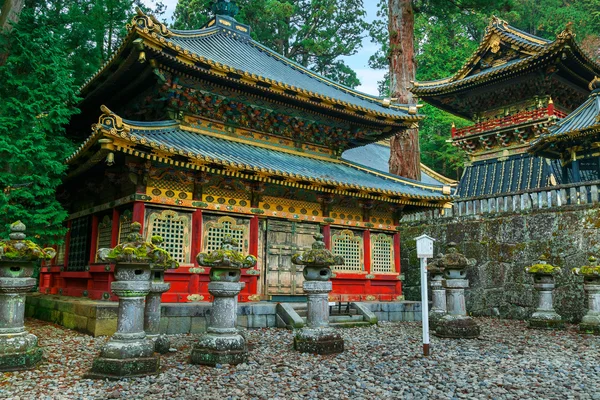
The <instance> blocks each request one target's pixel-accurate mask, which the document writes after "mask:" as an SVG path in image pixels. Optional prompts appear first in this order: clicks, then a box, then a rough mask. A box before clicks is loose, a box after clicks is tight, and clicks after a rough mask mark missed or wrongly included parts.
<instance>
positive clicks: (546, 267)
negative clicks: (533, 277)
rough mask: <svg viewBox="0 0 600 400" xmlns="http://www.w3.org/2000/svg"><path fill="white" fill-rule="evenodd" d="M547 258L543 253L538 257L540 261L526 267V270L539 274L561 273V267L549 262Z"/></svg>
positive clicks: (529, 272)
mask: <svg viewBox="0 0 600 400" xmlns="http://www.w3.org/2000/svg"><path fill="white" fill-rule="evenodd" d="M547 260H548V259H547V258H546V256H545V255H543V254H542V255H541V256H540V257H539V258H538V262H537V263H535V264H533V265H530V266H529V267H525V272H527V273H528V274H538V275H555V274H558V273H560V271H561V269H560V267H557V266H554V265H551V264H548V263H547Z"/></svg>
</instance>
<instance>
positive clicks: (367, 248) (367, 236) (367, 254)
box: [363, 230, 373, 295]
mask: <svg viewBox="0 0 600 400" xmlns="http://www.w3.org/2000/svg"><path fill="white" fill-rule="evenodd" d="M363 246H364V250H363V257H364V264H365V272H366V273H367V275H371V231H370V230H366V231H364V232H363ZM365 294H367V295H369V294H373V293H372V287H371V280H370V279H366V280H365Z"/></svg>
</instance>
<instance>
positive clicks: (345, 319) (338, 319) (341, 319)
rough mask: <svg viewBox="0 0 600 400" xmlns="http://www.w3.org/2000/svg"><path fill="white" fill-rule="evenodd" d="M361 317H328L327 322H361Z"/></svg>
mask: <svg viewBox="0 0 600 400" xmlns="http://www.w3.org/2000/svg"><path fill="white" fill-rule="evenodd" d="M361 321H363V316H362V315H330V316H329V322H330V323H331V322H361Z"/></svg>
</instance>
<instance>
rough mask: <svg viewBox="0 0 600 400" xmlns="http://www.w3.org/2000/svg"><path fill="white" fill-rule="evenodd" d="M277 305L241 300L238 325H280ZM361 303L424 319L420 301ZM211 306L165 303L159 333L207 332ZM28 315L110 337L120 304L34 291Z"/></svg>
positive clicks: (383, 317)
mask: <svg viewBox="0 0 600 400" xmlns="http://www.w3.org/2000/svg"><path fill="white" fill-rule="evenodd" d="M277 304H278V303H275V302H272V303H270V302H257V303H238V312H237V327H239V328H247V329H258V328H277V327H278V325H277V310H276V308H277ZM281 304H284V305H285V304H289V303H281ZM360 304H361V305H362V306H364V307H365V308H367V309H369V310H370V311H371V312H373V313H374V314H375V315H376V316H377V319H378V320H379V321H393V322H396V321H420V320H421V303H419V302H416V301H401V302H362V303H360ZM210 308H211V303H163V304H162V305H161V320H160V332H161V333H165V334H169V335H171V334H178V333H192V334H194V333H203V332H206V328H207V326H208V322H209V319H210ZM25 315H26V316H27V317H28V318H35V319H39V320H42V321H48V322H52V323H55V324H58V325H61V326H64V327H65V328H68V329H74V330H77V331H79V332H83V333H86V334H89V335H92V336H110V335H112V334H113V333H115V331H116V330H117V303H116V302H111V301H98V300H89V299H86V298H81V297H69V296H57V295H46V294H41V293H33V294H30V295H27V303H26V308H25Z"/></svg>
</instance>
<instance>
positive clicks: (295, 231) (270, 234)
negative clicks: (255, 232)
mask: <svg viewBox="0 0 600 400" xmlns="http://www.w3.org/2000/svg"><path fill="white" fill-rule="evenodd" d="M319 230H320V229H319V225H316V224H308V223H302V222H295V221H276V220H269V221H267V243H266V249H267V251H266V253H267V263H266V267H267V275H266V281H267V282H266V294H268V295H284V296H285V295H288V296H293V295H302V294H304V291H303V290H302V282H303V281H304V278H303V277H302V266H300V265H295V264H292V255H294V254H295V253H298V252H301V251H305V250H308V249H309V248H310V247H311V246H312V244H313V242H314V241H315V240H314V238H313V236H314V235H315V234H316V233H319Z"/></svg>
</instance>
